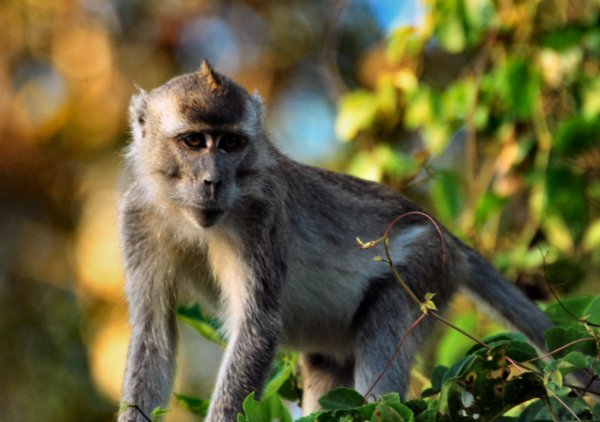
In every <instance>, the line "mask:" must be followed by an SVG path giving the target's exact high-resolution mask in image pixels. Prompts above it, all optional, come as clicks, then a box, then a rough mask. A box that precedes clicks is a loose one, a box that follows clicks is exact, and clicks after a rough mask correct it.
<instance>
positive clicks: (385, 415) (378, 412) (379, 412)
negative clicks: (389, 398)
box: [371, 402, 404, 422]
mask: <svg viewBox="0 0 600 422" xmlns="http://www.w3.org/2000/svg"><path fill="white" fill-rule="evenodd" d="M371 421H372V422H384V421H385V422H388V421H389V422H403V421H404V419H403V418H402V416H401V415H400V414H399V413H398V412H397V411H396V410H395V409H394V408H393V407H391V406H389V405H388V404H387V403H382V402H379V403H377V405H376V407H375V411H374V412H373V416H372V417H371Z"/></svg>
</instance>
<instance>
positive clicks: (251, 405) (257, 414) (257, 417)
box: [242, 391, 268, 422]
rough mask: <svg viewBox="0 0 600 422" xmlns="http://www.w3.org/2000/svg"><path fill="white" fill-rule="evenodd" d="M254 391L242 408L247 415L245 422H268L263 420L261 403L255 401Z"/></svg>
mask: <svg viewBox="0 0 600 422" xmlns="http://www.w3.org/2000/svg"><path fill="white" fill-rule="evenodd" d="M254 395H255V393H254V391H253V392H252V393H250V394H249V395H248V397H246V399H245V400H244V403H243V404H242V408H243V409H244V413H245V420H246V421H248V422H268V421H266V420H264V419H263V417H262V412H261V410H260V403H259V402H257V401H256V400H255V399H254Z"/></svg>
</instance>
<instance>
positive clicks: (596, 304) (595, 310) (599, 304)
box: [585, 296, 600, 324]
mask: <svg viewBox="0 0 600 422" xmlns="http://www.w3.org/2000/svg"><path fill="white" fill-rule="evenodd" d="M585 316H586V317H587V320H588V322H591V323H592V324H600V296H596V297H595V298H594V299H593V300H592V302H591V303H590V304H589V306H588V307H587V308H586V310H585Z"/></svg>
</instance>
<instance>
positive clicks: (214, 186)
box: [204, 179, 221, 199]
mask: <svg viewBox="0 0 600 422" xmlns="http://www.w3.org/2000/svg"><path fill="white" fill-rule="evenodd" d="M220 187H221V181H220V180H209V179H205V180H204V190H205V192H206V194H207V196H208V197H209V198H210V199H217V194H218V192H219V188H220Z"/></svg>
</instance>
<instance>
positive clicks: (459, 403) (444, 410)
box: [438, 341, 545, 420]
mask: <svg viewBox="0 0 600 422" xmlns="http://www.w3.org/2000/svg"><path fill="white" fill-rule="evenodd" d="M513 343H514V342H511V341H505V342H504V343H503V344H500V345H498V346H495V347H493V348H492V350H479V351H477V354H476V355H470V356H469V358H470V359H466V360H464V361H463V362H462V363H461V368H460V370H453V368H450V371H449V373H450V372H452V373H454V374H455V375H454V376H452V377H450V376H448V375H447V376H446V379H445V381H444V383H443V386H442V391H441V393H440V398H439V406H438V412H439V414H440V416H441V418H440V419H439V420H464V419H463V418H465V417H466V418H470V419H469V420H472V419H484V420H492V419H494V418H497V417H499V416H500V415H502V414H504V412H506V411H507V410H508V409H510V408H512V407H514V406H516V405H518V404H520V403H523V402H525V401H528V400H530V399H532V398H535V397H541V396H544V395H545V389H544V386H543V384H542V382H541V381H540V380H539V378H538V377H537V376H536V375H534V374H533V373H530V372H526V373H523V374H521V375H515V374H514V373H513V372H512V371H511V365H510V364H509V363H508V360H507V359H506V356H507V355H508V354H509V353H517V352H518V353H523V347H522V346H521V345H518V344H513ZM511 349H512V351H511ZM524 355H525V356H528V355H530V353H529V352H526V353H524Z"/></svg>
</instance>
